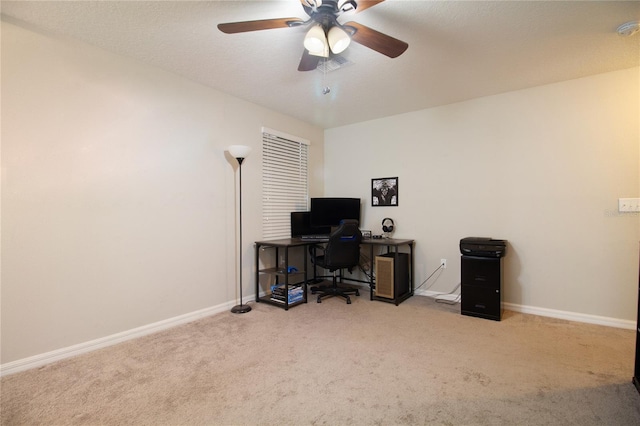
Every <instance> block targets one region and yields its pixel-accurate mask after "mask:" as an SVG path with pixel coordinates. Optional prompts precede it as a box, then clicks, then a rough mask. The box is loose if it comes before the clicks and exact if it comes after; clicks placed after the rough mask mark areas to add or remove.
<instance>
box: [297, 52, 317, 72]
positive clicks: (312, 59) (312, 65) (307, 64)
mask: <svg viewBox="0 0 640 426" xmlns="http://www.w3.org/2000/svg"><path fill="white" fill-rule="evenodd" d="M319 63H320V56H314V55H311V54H310V53H309V51H308V50H307V49H304V52H303V53H302V58H301V59H300V65H298V71H313V70H315V69H316V68H318V64H319Z"/></svg>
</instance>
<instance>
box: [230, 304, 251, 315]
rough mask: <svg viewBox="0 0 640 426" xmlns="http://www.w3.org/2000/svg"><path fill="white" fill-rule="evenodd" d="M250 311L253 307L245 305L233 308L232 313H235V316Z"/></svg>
mask: <svg viewBox="0 0 640 426" xmlns="http://www.w3.org/2000/svg"><path fill="white" fill-rule="evenodd" d="M250 310H251V306H249V305H243V304H240V305H236V306H234V307H233V308H231V312H233V313H234V314H246V313H247V312H249V311H250Z"/></svg>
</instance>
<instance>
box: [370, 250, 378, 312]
mask: <svg viewBox="0 0 640 426" xmlns="http://www.w3.org/2000/svg"><path fill="white" fill-rule="evenodd" d="M374 260H375V259H374V258H373V244H369V300H373V289H374V288H375V286H376V283H375V282H374V281H373V265H375V262H374Z"/></svg>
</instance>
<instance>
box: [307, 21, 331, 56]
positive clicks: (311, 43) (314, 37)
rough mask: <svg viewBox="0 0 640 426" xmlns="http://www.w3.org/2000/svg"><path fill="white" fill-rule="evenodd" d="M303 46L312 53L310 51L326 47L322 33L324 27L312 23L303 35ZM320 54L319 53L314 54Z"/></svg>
mask: <svg viewBox="0 0 640 426" xmlns="http://www.w3.org/2000/svg"><path fill="white" fill-rule="evenodd" d="M304 48H305V49H307V50H308V51H309V53H311V54H312V55H313V54H314V53H312V52H323V51H324V50H326V48H327V38H326V37H325V35H324V29H322V25H320V24H318V25H314V26H313V27H311V29H310V30H309V31H308V32H307V35H306V36H304ZM316 56H320V55H316Z"/></svg>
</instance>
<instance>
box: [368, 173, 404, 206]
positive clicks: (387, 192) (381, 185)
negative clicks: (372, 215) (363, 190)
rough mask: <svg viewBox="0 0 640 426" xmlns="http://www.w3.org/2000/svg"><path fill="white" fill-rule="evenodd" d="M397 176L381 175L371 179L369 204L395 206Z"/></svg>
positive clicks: (396, 202)
mask: <svg viewBox="0 0 640 426" xmlns="http://www.w3.org/2000/svg"><path fill="white" fill-rule="evenodd" d="M398 202H399V198H398V177H397V176H396V177H383V178H374V179H371V206H372V207H397V206H398Z"/></svg>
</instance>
